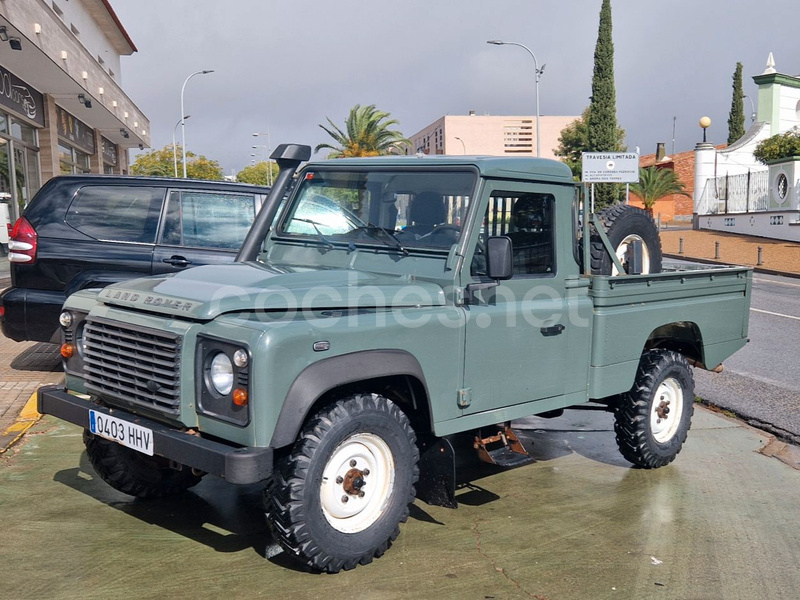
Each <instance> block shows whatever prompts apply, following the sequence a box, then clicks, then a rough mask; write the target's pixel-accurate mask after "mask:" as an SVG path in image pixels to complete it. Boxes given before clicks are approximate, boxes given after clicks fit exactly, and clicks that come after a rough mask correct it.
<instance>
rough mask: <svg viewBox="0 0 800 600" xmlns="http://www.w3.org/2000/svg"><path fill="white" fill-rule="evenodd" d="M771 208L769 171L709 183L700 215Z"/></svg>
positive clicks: (699, 208)
mask: <svg viewBox="0 0 800 600" xmlns="http://www.w3.org/2000/svg"><path fill="white" fill-rule="evenodd" d="M768 208H769V171H768V170H763V171H748V172H747V173H742V174H741V175H725V176H723V177H716V178H714V179H709V180H707V181H706V187H705V189H704V190H703V195H702V196H701V197H700V202H699V204H698V206H697V214H699V215H724V214H728V213H749V212H759V211H765V210H767V209H768Z"/></svg>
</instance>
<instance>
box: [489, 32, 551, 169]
mask: <svg viewBox="0 0 800 600" xmlns="http://www.w3.org/2000/svg"><path fill="white" fill-rule="evenodd" d="M486 43H487V44H493V45H495V46H519V47H520V48H524V49H525V50H527V51H528V54H530V55H531V58H533V68H534V72H535V74H536V156H537V157H538V156H541V155H542V153H541V147H540V145H539V141H540V135H539V79H540V78H541V77H542V73H544V68H545V67H546V66H547V65H542V68H541V69H540V68H539V61H538V60H536V55H535V54H534V53H533V51H532V50H531V49H530V48H528V47H527V46H525V45H524V44H520V43H518V42H504V41H502V40H489V41H487V42H486Z"/></svg>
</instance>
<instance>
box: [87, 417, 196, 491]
mask: <svg viewBox="0 0 800 600" xmlns="http://www.w3.org/2000/svg"><path fill="white" fill-rule="evenodd" d="M83 443H84V445H85V446H86V454H87V455H88V456H89V461H90V462H91V463H92V466H93V467H94V470H95V471H96V472H97V474H98V475H99V476H100V478H101V479H102V480H103V481H105V482H106V483H107V484H108V485H110V486H111V487H113V488H114V489H115V490H119V491H120V492H122V493H124V494H129V495H131V496H137V497H139V498H161V497H164V496H172V495H175V494H179V493H181V492H183V491H185V490H187V489H189V488H190V487H192V486H193V485H197V484H198V483H199V482H200V480H201V479H202V478H203V477H202V475H197V474H195V473H193V472H192V470H191V469H190V468H189V467H183V468H182V469H181V470H180V471H178V470H176V469H173V468H172V467H171V466H170V464H169V461H167V460H166V459H164V458H161V457H160V456H147V455H146V454H142V453H141V452H137V451H136V450H133V449H131V448H126V447H125V446H121V445H120V444H117V443H116V442H112V441H110V440H106V439H103V438H101V437H100V436H97V435H93V434H92V433H91V432H89V431H87V430H84V431H83Z"/></svg>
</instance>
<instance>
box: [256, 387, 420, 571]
mask: <svg viewBox="0 0 800 600" xmlns="http://www.w3.org/2000/svg"><path fill="white" fill-rule="evenodd" d="M418 461H419V450H418V448H417V445H416V436H415V434H414V430H413V429H412V428H411V424H410V423H409V420H408V417H406V415H405V414H404V413H403V411H401V410H400V408H399V407H398V406H397V405H396V404H395V403H394V402H392V401H391V400H389V399H388V398H385V397H383V396H379V395H377V394H356V395H354V396H350V397H348V398H344V399H342V400H340V401H338V402H336V403H335V404H333V405H331V406H329V407H327V408H324V409H322V410H321V411H320V412H318V413H317V414H316V415H315V416H314V417H312V418H311V419H310V420H309V421H308V422H307V424H306V425H305V427H304V428H303V430H302V432H301V433H300V436H299V438H298V440H297V442H295V445H294V447H293V448H292V451H291V452H290V453H288V454H287V455H286V456H284V457H283V458H279V459H278V460H277V461H276V468H275V472H274V473H273V477H272V479H271V480H270V481H269V483H268V485H267V490H266V492H265V508H266V513H267V521H268V524H269V526H270V529H271V530H272V533H273V535H274V537H275V538H276V540H277V541H278V542H279V543H280V544H281V545H282V546H283V548H284V549H285V550H286V551H287V553H288V554H289V555H290V556H292V557H294V558H296V559H298V560H299V561H300V562H302V563H303V564H305V565H306V566H308V567H310V568H311V569H313V570H316V571H325V572H328V573H336V572H338V571H340V570H342V569H345V570H347V569H352V568H354V567H355V566H356V565H358V564H367V563H369V562H371V561H372V559H373V558H376V557H380V556H381V555H382V554H383V553H384V552H385V551H386V550H387V549H388V548H389V546H391V544H392V542H393V541H394V539H395V538H396V537H397V536H398V535H399V533H400V523H403V522H405V521H406V519H407V518H408V507H409V505H410V504H411V503H412V502H413V501H414V498H415V491H414V484H415V483H416V481H417V478H418V476H419V468H418V465H417V463H418Z"/></svg>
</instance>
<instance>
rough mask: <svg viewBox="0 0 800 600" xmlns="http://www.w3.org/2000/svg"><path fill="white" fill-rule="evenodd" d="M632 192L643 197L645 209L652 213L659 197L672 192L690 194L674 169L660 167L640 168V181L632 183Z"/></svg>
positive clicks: (683, 194) (682, 194)
mask: <svg viewBox="0 0 800 600" xmlns="http://www.w3.org/2000/svg"><path fill="white" fill-rule="evenodd" d="M631 192H633V193H634V194H636V195H637V196H639V198H641V200H642V204H643V205H644V209H645V210H646V211H647V212H649V213H650V214H653V206H654V205H655V203H656V200H658V199H659V198H663V197H664V196H670V195H672V194H679V195H681V196H688V195H689V194H687V193H686V189H685V187H684V185H683V182H682V181H681V180H680V179H678V176H677V175H676V174H675V171H674V170H673V169H659V168H658V167H644V168H643V169H639V183H634V184H632V185H631Z"/></svg>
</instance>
